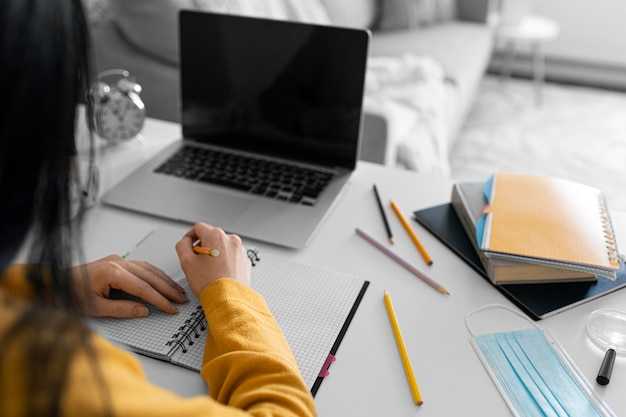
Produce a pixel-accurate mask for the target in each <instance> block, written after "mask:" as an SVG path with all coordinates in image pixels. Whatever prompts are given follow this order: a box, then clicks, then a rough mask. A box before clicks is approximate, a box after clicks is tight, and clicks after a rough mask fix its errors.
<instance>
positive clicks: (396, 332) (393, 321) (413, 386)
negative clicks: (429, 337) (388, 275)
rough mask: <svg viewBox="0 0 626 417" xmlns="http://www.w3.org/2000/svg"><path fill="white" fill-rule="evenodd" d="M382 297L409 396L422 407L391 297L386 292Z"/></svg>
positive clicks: (420, 396) (420, 395)
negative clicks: (411, 395)
mask: <svg viewBox="0 0 626 417" xmlns="http://www.w3.org/2000/svg"><path fill="white" fill-rule="evenodd" d="M384 297H385V307H386V308H387V315H388V316H389V322H390V323H391V328H392V329H393V335H394V337H395V339H396V344H397V345H398V350H399V351H400V358H402V366H404V372H405V373H406V378H407V379H408V380H409V387H410V388H411V394H413V401H414V402H415V404H417V405H422V404H424V401H422V394H420V390H419V387H418V386H417V381H416V380H415V375H414V374H413V368H412V367H411V361H410V360H409V354H408V353H407V351H406V346H405V345H404V340H403V339H402V333H401V332H400V326H399V325H398V319H397V318H396V313H395V312H394V311H393V304H391V297H389V293H387V291H386V290H385V296H384Z"/></svg>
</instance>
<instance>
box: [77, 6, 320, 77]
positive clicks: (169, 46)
mask: <svg viewBox="0 0 626 417" xmlns="http://www.w3.org/2000/svg"><path fill="white" fill-rule="evenodd" d="M84 1H97V0H84ZM100 1H102V0H100ZM109 1H110V2H111V4H112V6H113V10H114V12H115V16H116V23H117V25H118V27H119V29H120V31H121V32H122V35H123V36H124V37H125V38H126V40H127V41H128V42H129V43H131V44H133V45H134V46H135V47H136V48H138V49H140V50H142V51H144V52H146V53H148V54H150V55H151V56H153V57H156V58H158V59H161V60H164V61H166V62H168V63H171V64H174V65H177V64H178V11H179V10H181V9H195V10H206V11H212V12H217V13H232V14H240V15H246V16H256V17H269V18H274V19H281V20H296V21H306V22H311V23H328V22H330V19H329V17H328V14H327V13H326V9H325V8H324V6H323V5H322V4H321V3H320V0H306V1H303V0H263V1H261V0H109Z"/></svg>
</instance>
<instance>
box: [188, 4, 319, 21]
mask: <svg viewBox="0 0 626 417" xmlns="http://www.w3.org/2000/svg"><path fill="white" fill-rule="evenodd" d="M195 3H196V6H197V7H198V8H199V9H202V10H206V11H211V12H218V13H232V14H240V15H244V16H255V17H269V18H272V19H280V20H294V21H298V22H309V23H322V24H325V23H330V19H329V17H328V13H326V9H325V8H324V6H323V5H322V4H321V3H320V1H319V0H304V1H303V0H195Z"/></svg>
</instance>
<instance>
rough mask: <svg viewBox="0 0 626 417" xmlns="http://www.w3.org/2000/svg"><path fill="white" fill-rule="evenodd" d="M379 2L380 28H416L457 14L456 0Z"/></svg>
mask: <svg viewBox="0 0 626 417" xmlns="http://www.w3.org/2000/svg"><path fill="white" fill-rule="evenodd" d="M461 1H462V0H461ZM379 4H380V16H379V21H378V26H377V29H379V30H407V29H414V28H417V27H419V26H427V25H431V24H434V23H440V22H443V21H448V20H451V19H453V18H454V17H455V16H456V2H455V0H379Z"/></svg>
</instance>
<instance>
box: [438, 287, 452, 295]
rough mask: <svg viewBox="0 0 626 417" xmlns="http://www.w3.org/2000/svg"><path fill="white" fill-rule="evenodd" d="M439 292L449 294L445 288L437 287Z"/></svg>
mask: <svg viewBox="0 0 626 417" xmlns="http://www.w3.org/2000/svg"><path fill="white" fill-rule="evenodd" d="M439 292H440V293H442V294H443V295H450V293H449V292H448V290H446V289H445V288H443V287H441V288H439Z"/></svg>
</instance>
